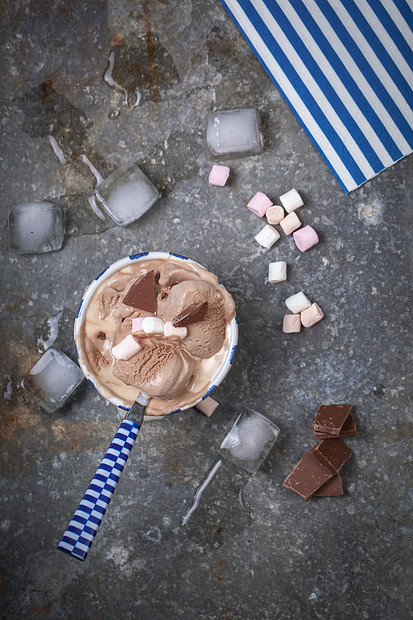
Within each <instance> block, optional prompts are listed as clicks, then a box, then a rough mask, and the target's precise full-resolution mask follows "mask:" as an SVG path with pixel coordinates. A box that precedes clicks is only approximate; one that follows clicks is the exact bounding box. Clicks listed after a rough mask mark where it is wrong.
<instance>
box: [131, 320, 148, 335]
mask: <svg viewBox="0 0 413 620" xmlns="http://www.w3.org/2000/svg"><path fill="white" fill-rule="evenodd" d="M144 318H145V317H144V316H139V317H138V318H136V319H132V334H136V333H140V332H143V327H142V321H143V319H144Z"/></svg>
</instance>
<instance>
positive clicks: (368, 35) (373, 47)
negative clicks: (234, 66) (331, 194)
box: [221, 0, 413, 193]
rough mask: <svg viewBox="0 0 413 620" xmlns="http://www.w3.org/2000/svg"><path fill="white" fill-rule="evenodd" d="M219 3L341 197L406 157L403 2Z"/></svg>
mask: <svg viewBox="0 0 413 620" xmlns="http://www.w3.org/2000/svg"><path fill="white" fill-rule="evenodd" d="M221 1H222V4H223V5H224V6H225V7H226V9H227V10H228V12H229V14H230V15H231V17H232V18H233V20H234V22H235V23H236V25H237V26H238V28H239V29H240V31H241V32H242V34H243V35H244V37H245V38H246V40H247V42H248V43H249V45H250V46H251V48H252V50H253V51H254V52H255V54H256V55H257V57H258V59H259V60H260V61H261V63H262V65H263V66H264V68H265V69H266V71H267V72H268V74H269V76H270V77H271V79H272V80H273V82H274V83H275V85H276V86H277V88H278V89H279V90H280V92H281V93H282V95H283V97H284V98H285V99H286V101H287V102H288V104H289V105H290V107H291V108H292V110H293V112H294V114H295V115H296V116H297V118H298V120H299V121H300V123H301V124H302V126H303V127H304V129H305V130H306V132H307V133H308V135H309V136H310V138H311V139H312V141H313V142H314V144H315V146H316V147H317V148H318V150H319V151H320V153H321V155H322V156H323V158H324V159H325V161H326V162H327V164H328V165H329V167H330V168H331V170H332V172H333V174H334V175H335V176H336V178H337V180H338V182H339V183H340V185H341V187H342V188H343V189H344V191H345V192H346V193H347V192H350V191H352V190H354V189H356V188H357V187H359V186H360V185H362V184H363V183H365V182H366V181H368V180H369V179H371V178H373V177H374V176H376V175H377V174H378V173H379V172H381V171H383V170H385V169H386V168H388V167H389V166H391V165H392V164H394V163H395V162H397V161H398V160H399V159H401V158H403V157H405V156H406V155H408V154H410V153H411V152H412V149H413V92H412V86H413V28H412V26H413V13H412V10H411V8H410V7H409V4H408V2H406V0H221ZM410 6H411V5H410Z"/></svg>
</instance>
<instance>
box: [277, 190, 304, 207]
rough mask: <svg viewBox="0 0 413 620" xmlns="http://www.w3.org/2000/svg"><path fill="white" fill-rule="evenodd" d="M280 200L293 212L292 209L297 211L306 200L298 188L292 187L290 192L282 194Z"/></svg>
mask: <svg viewBox="0 0 413 620" xmlns="http://www.w3.org/2000/svg"><path fill="white" fill-rule="evenodd" d="M280 202H281V204H282V206H283V207H284V209H285V210H286V211H287V213H291V211H295V210H296V209H298V207H302V206H303V204H304V202H303V200H302V198H301V196H300V194H299V193H298V192H297V190H296V189H290V191H289V192H286V193H285V194H283V195H282V196H280Z"/></svg>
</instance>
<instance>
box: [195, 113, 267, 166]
mask: <svg viewBox="0 0 413 620" xmlns="http://www.w3.org/2000/svg"><path fill="white" fill-rule="evenodd" d="M207 144H208V148H209V150H210V151H211V153H212V154H213V155H215V156H216V157H219V156H224V155H225V156H230V155H231V156H245V155H258V154H259V153H261V152H262V150H263V141H262V135H261V132H260V128H259V116H258V113H257V111H256V110H255V109H254V108H247V109H245V110H225V111H224V112H213V113H212V114H209V115H208V123H207Z"/></svg>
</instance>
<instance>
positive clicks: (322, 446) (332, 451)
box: [310, 438, 352, 472]
mask: <svg viewBox="0 0 413 620" xmlns="http://www.w3.org/2000/svg"><path fill="white" fill-rule="evenodd" d="M310 451H311V452H312V453H313V454H314V456H316V457H317V458H318V459H319V460H320V462H321V463H322V464H323V465H326V463H325V459H326V460H327V461H328V462H329V463H330V464H331V465H332V466H333V467H334V469H335V471H336V472H338V471H339V470H340V469H341V468H342V467H343V465H344V463H345V462H346V461H347V460H348V459H349V458H350V456H351V455H352V451H351V450H350V448H348V447H347V446H346V444H345V443H344V441H341V439H338V438H335V439H323V441H320V443H316V444H314V445H313V446H312V448H311V449H310Z"/></svg>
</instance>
